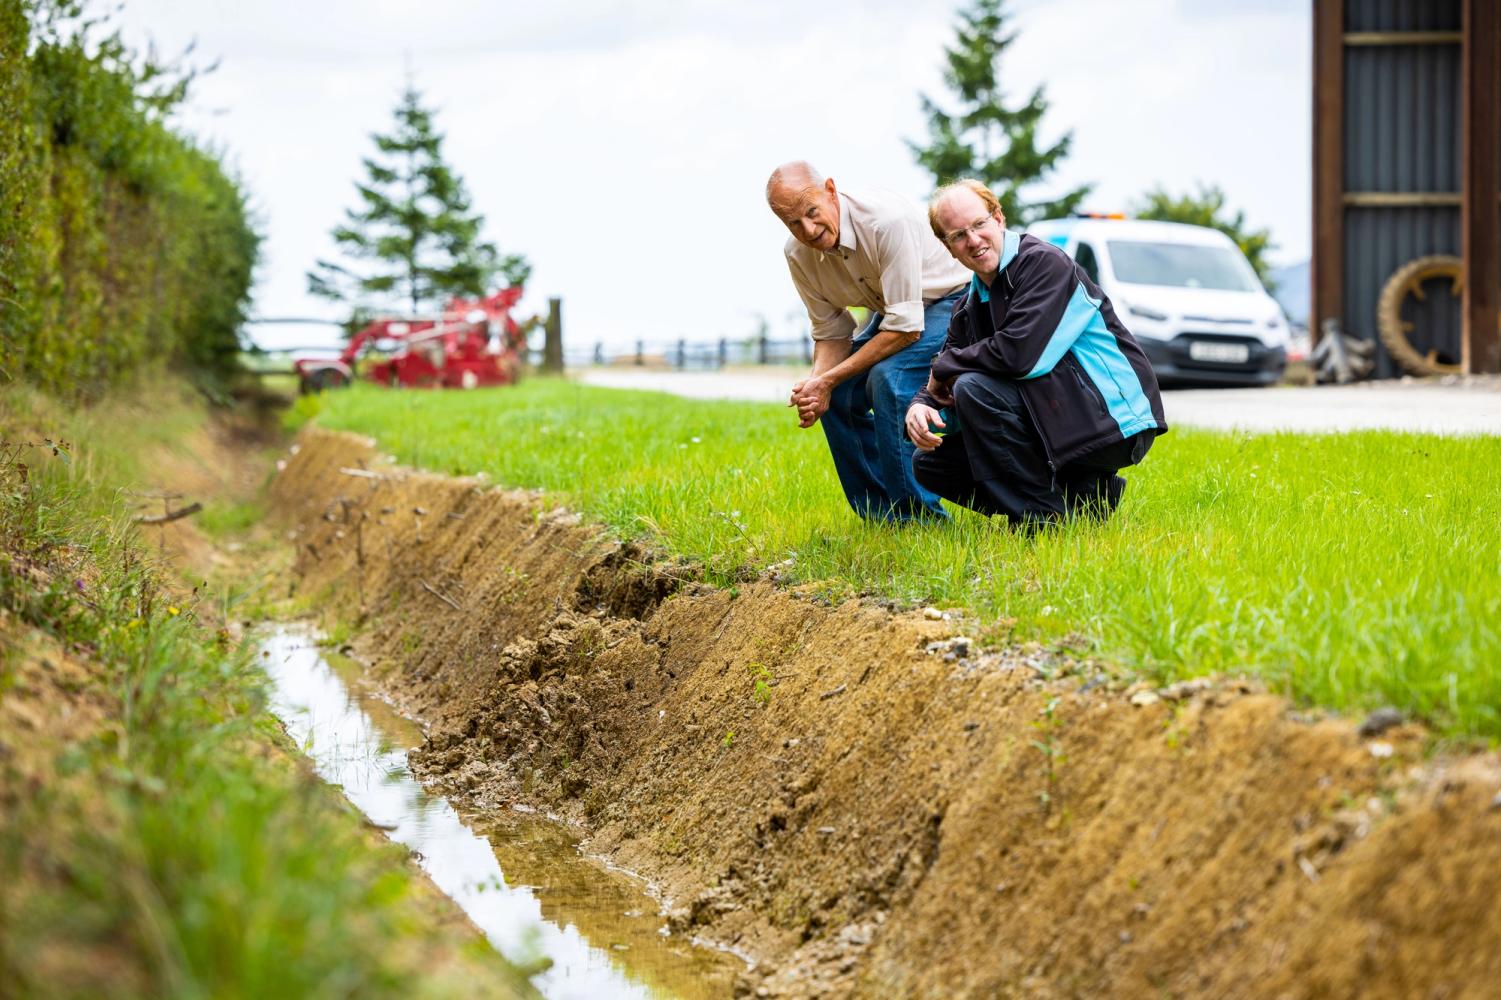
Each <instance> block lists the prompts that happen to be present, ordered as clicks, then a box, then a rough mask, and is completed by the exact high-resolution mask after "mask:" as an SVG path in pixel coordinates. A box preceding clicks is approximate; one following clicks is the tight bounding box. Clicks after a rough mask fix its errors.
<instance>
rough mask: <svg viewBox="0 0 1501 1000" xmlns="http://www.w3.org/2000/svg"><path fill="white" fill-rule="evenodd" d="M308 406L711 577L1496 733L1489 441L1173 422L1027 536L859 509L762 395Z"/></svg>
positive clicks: (516, 391) (979, 523) (1493, 453)
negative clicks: (1071, 642)
mask: <svg viewBox="0 0 1501 1000" xmlns="http://www.w3.org/2000/svg"><path fill="white" fill-rule="evenodd" d="M321 405H322V413H321V414H320V416H319V417H318V422H319V424H320V425H321V426H324V427H329V428H334V429H343V430H350V431H357V432H359V433H362V434H368V435H371V436H373V437H375V438H377V439H378V440H379V441H380V442H381V446H382V447H383V448H384V449H385V450H387V451H390V452H391V453H393V454H394V455H395V456H396V457H397V458H398V459H399V460H401V461H403V462H406V463H409V464H412V465H417V466H421V467H424V468H427V469H431V470H434V471H440V472H448V473H456V474H467V473H474V472H481V471H483V472H486V473H488V474H490V475H491V476H492V477H493V478H494V479H495V480H496V481H498V482H501V483H505V484H507V485H511V486H518V487H541V488H543V489H546V490H549V491H552V492H553V493H554V494H556V496H557V498H558V499H560V500H564V501H566V502H567V503H569V504H570V505H572V506H573V507H575V508H576V509H578V510H580V511H582V512H584V513H586V514H588V515H590V516H592V517H594V518H597V519H599V520H601V521H603V522H605V523H606V524H608V525H609V526H611V527H612V528H613V529H615V530H616V531H617V532H618V533H620V534H622V535H624V536H630V537H639V536H647V537H650V538H652V539H653V540H654V541H656V542H657V543H658V544H660V545H662V546H664V547H666V548H667V549H669V550H671V551H672V552H674V553H676V554H681V555H684V556H687V557H689V558H692V559H695V560H697V561H699V562H701V563H702V564H703V565H704V566H705V567H707V569H708V571H709V573H710V574H711V576H713V577H716V578H717V579H718V580H719V581H720V582H723V583H730V582H732V581H733V580H734V579H736V578H737V576H738V575H740V574H742V573H743V572H745V571H746V570H756V569H759V568H764V567H767V566H771V565H773V564H780V565H779V566H778V573H779V575H780V577H781V578H783V579H801V580H804V581H820V580H830V579H833V580H840V581H845V582H847V583H848V584H850V585H851V586H852V587H854V588H856V589H857V590H859V591H864V592H870V593H877V594H881V595H885V596H888V597H891V598H894V599H897V600H900V601H904V602H914V603H915V602H923V603H938V604H947V605H960V606H964V607H967V608H969V609H971V610H972V611H973V612H975V613H976V614H978V615H979V616H981V618H982V619H983V621H984V624H985V626H986V627H987V629H988V632H989V634H990V635H991V636H993V637H1005V636H1015V637H1020V638H1058V637H1061V636H1065V635H1070V634H1078V635H1082V636H1083V637H1084V641H1085V645H1086V648H1088V649H1089V650H1090V651H1092V652H1094V653H1097V654H1099V655H1102V656H1104V657H1107V658H1109V659H1111V660H1113V661H1114V662H1116V663H1118V664H1119V665H1120V666H1121V667H1122V668H1124V669H1126V670H1128V671H1134V672H1137V673H1139V674H1141V675H1143V676H1146V677H1150V678H1153V679H1156V680H1161V681H1166V680H1170V679H1173V678H1179V677H1186V676H1193V675H1197V674H1202V673H1206V672H1211V671H1244V672H1247V673H1251V674H1255V675H1258V676H1260V677H1262V678H1264V679H1265V680H1266V681H1267V682H1268V683H1269V684H1270V685H1271V686H1272V687H1273V688H1275V689H1277V690H1279V691H1283V692H1285V693H1286V694H1288V695H1290V696H1292V697H1294V698H1296V699H1299V700H1301V701H1304V702H1311V703H1315V704H1319V705H1324V706H1328V707H1331V708H1337V709H1343V710H1347V711H1359V710H1362V709H1367V708H1371V707H1374V706H1376V705H1380V704H1392V705H1396V706H1398V707H1400V708H1403V709H1405V710H1407V711H1409V712H1412V713H1415V714H1417V715H1419V716H1421V717H1423V718H1425V719H1427V720H1428V721H1429V722H1430V723H1431V724H1432V725H1434V726H1435V727H1436V728H1437V729H1438V730H1440V731H1441V732H1444V733H1448V734H1454V735H1465V736H1483V737H1489V738H1491V739H1493V740H1494V739H1497V738H1501V583H1498V581H1501V575H1498V570H1501V536H1498V534H1497V532H1496V530H1495V525H1496V524H1497V523H1498V521H1501V439H1497V438H1491V437H1484V438H1481V437H1476V438H1441V437H1435V436H1425V435H1415V434H1400V433H1391V432H1377V431H1366V432H1359V433H1350V434H1338V435H1322V436H1313V435H1294V434H1264V435H1248V434H1241V433H1216V432H1208V431H1195V430H1183V429H1179V430H1175V431H1174V432H1173V433H1171V434H1169V435H1167V436H1166V437H1164V438H1161V439H1160V440H1159V441H1158V442H1157V444H1156V446H1155V447H1154V448H1153V450H1152V452H1151V454H1150V455H1149V456H1148V458H1147V460H1146V462H1145V463H1144V464H1143V465H1142V466H1141V467H1139V468H1137V469H1135V470H1129V471H1128V478H1129V479H1130V484H1131V485H1130V488H1129V489H1128V491H1127V494H1126V499H1125V501H1124V504H1123V506H1122V508H1121V510H1120V511H1119V512H1118V513H1117V515H1116V516H1115V517H1114V518H1113V519H1112V520H1110V521H1109V522H1108V523H1106V524H1103V525H1101V524H1097V523H1093V522H1084V521H1081V522H1075V523H1071V524H1067V525H1063V526H1060V527H1057V528H1054V529H1050V530H1047V531H1044V532H1042V533H1041V534H1039V535H1038V536H1036V537H1035V538H1028V537H1022V536H1019V535H1016V534H1013V533H1011V532H1010V531H1007V530H1005V529H1004V527H1002V526H1001V525H999V524H996V523H992V522H991V521H989V520H987V519H984V518H981V517H978V516H975V515H973V514H971V513H969V512H967V511H960V510H956V511H954V518H953V520H952V522H951V523H947V524H938V525H917V526H910V527H904V528H892V527H888V526H883V525H871V524H866V523H863V522H861V521H859V520H858V519H856V518H855V516H854V515H853V514H852V513H851V512H850V510H849V508H848V506H847V505H846V503H845V501H844V499H843V495H842V493H841V492H840V490H839V486H838V484H837V482H836V480H835V476H834V472H833V468H832V464H831V463H830V461H829V459H828V455H827V448H826V447H825V445H824V442H823V439H822V435H821V434H820V433H818V432H817V431H810V432H803V431H799V430H798V429H797V428H796V426H795V424H794V421H793V420H792V419H791V418H790V417H789V415H788V412H787V411H786V410H784V409H783V408H780V407H776V406H769V405H766V404H755V403H728V402H725V403H702V402H694V401H689V400H683V399H678V398H675V397H671V396H667V395H664V394H658V393H644V392H625V391H618V390H608V389H592V388H586V387H582V386H577V385H572V384H569V383H564V382H555V381H544V380H534V381H532V382H529V383H526V384H523V385H521V386H519V387H516V388H508V389H501V390H486V391H476V392H470V393H417V392H407V393H403V392H391V391H386V390H380V389H376V388H373V387H363V386H361V387H355V388H354V389H352V390H350V391H348V392H341V393H336V394H329V395H328V396H326V397H325V398H324V399H323V400H322V401H321Z"/></svg>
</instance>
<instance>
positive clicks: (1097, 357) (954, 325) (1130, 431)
mask: <svg viewBox="0 0 1501 1000" xmlns="http://www.w3.org/2000/svg"><path fill="white" fill-rule="evenodd" d="M965 372H982V373H984V374H987V375H992V376H996V377H999V378H1005V379H1013V380H1015V381H1016V382H1017V383H1018V384H1019V385H1020V387H1021V390H1022V398H1023V399H1024V400H1025V401H1026V404H1027V409H1028V411H1029V412H1030V413H1031V416H1032V422H1033V423H1034V424H1035V425H1036V426H1037V431H1038V434H1039V435H1040V436H1041V437H1042V442H1043V446H1044V447H1045V448H1046V449H1047V458H1048V462H1049V464H1050V465H1052V466H1053V468H1054V470H1055V471H1056V470H1057V469H1061V468H1063V467H1064V466H1065V465H1067V464H1068V463H1069V462H1071V461H1073V460H1074V459H1075V458H1078V457H1079V456H1080V455H1084V454H1086V453H1088V452H1091V451H1094V450H1095V449H1097V448H1100V447H1103V446H1105V445H1108V444H1111V443H1113V442H1116V441H1121V440H1123V439H1125V438H1128V437H1131V436H1132V435H1135V434H1140V433H1142V432H1143V431H1146V432H1150V433H1152V434H1161V433H1163V432H1164V431H1166V430H1167V420H1166V418H1165V417H1164V415H1163V411H1162V395H1161V393H1160V392H1159V391H1158V389H1157V377H1156V376H1155V375H1154V374H1153V373H1152V366H1151V364H1150V362H1148V361H1147V356H1146V354H1145V353H1144V352H1143V351H1142V349H1141V345H1139V344H1138V343H1137V342H1136V338H1134V337H1132V336H1131V333H1130V331H1128V330H1127V329H1126V327H1125V324H1123V323H1122V322H1121V321H1120V319H1119V317H1117V316H1116V315H1115V309H1114V307H1113V306H1111V304H1110V299H1109V298H1107V297H1106V295H1105V293H1104V292H1102V291H1101V290H1100V287H1099V286H1098V285H1096V284H1095V283H1094V282H1093V281H1091V280H1090V279H1089V276H1088V275H1086V274H1085V273H1084V270H1083V268H1081V267H1079V266H1078V265H1077V264H1075V263H1074V261H1073V259H1072V258H1071V257H1069V256H1068V254H1066V253H1064V252H1063V251H1062V250H1060V249H1059V248H1058V247H1056V246H1054V245H1053V244H1051V243H1048V242H1047V241H1045V240H1040V239H1038V238H1037V237H1035V236H1024V235H1022V234H1020V233H1014V232H1011V231H1010V230H1007V231H1006V234H1005V241H1004V244H1003V247H1002V254H1001V262H1000V268H999V270H998V271H997V273H996V277H995V281H994V282H992V283H991V284H990V285H989V287H987V286H986V285H985V283H984V282H982V281H981V280H980V277H979V275H976V276H975V277H974V279H973V280H972V281H971V282H970V287H969V291H968V292H967V293H966V294H965V295H964V297H963V298H961V299H960V300H959V303H958V305H956V306H955V307H954V316H953V319H952V320H951V321H950V322H949V332H948V339H947V340H945V341H944V345H943V348H942V349H941V350H940V351H939V352H938V354H937V355H936V356H935V357H934V358H933V378H934V379H935V380H936V381H938V382H940V383H950V382H952V380H953V379H954V378H956V377H958V376H959V375H962V374H964V373H965ZM915 402H921V403H926V404H927V405H929V406H934V407H936V406H937V405H938V404H937V402H936V401H934V400H933V399H932V398H931V397H930V396H928V394H927V392H926V391H924V392H919V393H918V394H917V398H916V400H915Z"/></svg>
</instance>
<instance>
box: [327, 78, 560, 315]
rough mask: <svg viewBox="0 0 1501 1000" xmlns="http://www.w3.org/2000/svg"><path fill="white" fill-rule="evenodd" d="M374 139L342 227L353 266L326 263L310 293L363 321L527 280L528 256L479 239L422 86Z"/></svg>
mask: <svg viewBox="0 0 1501 1000" xmlns="http://www.w3.org/2000/svg"><path fill="white" fill-rule="evenodd" d="M371 139H372V140H374V142H375V148H376V153H377V155H376V156H369V157H365V159H364V164H365V172H366V174H367V179H366V181H365V182H364V183H356V184H355V187H356V188H357V189H358V190H359V194H360V207H359V208H356V209H350V210H348V211H347V212H346V213H345V221H344V223H343V224H342V225H339V226H336V227H334V230H333V237H334V240H335V242H337V243H338V245H339V248H340V250H341V251H342V252H343V254H344V255H345V256H346V257H348V258H350V260H351V264H352V266H347V267H346V266H344V265H343V264H339V263H335V262H333V261H327V260H319V261H318V262H317V264H316V266H315V268H314V269H313V270H311V271H309V272H308V276H307V277H308V291H309V292H311V293H312V294H314V295H319V296H322V297H324V298H328V299H333V300H335V301H339V302H344V303H347V304H348V305H349V306H350V309H351V311H352V313H353V314H354V316H356V317H361V316H368V315H369V314H370V313H372V312H374V311H377V310H382V309H391V308H393V307H400V308H410V309H411V311H412V312H414V313H417V312H422V311H424V310H425V309H429V308H432V307H435V306H438V305H441V304H442V303H443V302H444V301H445V300H447V299H448V298H451V297H452V296H454V295H460V294H462V295H474V296H477V295H482V294H484V293H486V292H487V291H489V290H490V286H491V283H492V282H493V281H494V279H495V277H496V275H500V276H501V277H502V278H503V279H504V280H505V282H506V283H507V284H510V285H519V284H522V283H523V282H525V281H526V278H527V275H528V274H529V273H530V271H531V265H530V264H528V263H527V261H526V258H524V257H521V256H519V255H516V254H508V255H505V256H502V255H501V254H500V252H499V251H498V250H497V249H496V248H495V244H494V243H490V242H487V241H485V240H483V239H481V238H480V233H481V230H482V228H483V227H484V222H485V218H484V216H483V215H481V214H480V213H479V212H476V211H474V210H473V208H472V207H471V205H470V202H469V193H468V191H467V190H466V189H465V186H464V182H463V180H462V179H461V178H460V177H459V175H458V174H457V173H455V172H454V170H453V168H451V167H450V166H449V165H448V164H447V163H446V162H444V159H443V136H442V135H441V134H440V133H439V132H438V131H437V130H436V128H435V127H434V125H433V112H432V111H431V110H430V109H428V108H426V107H424V106H423V104H422V95H421V94H419V93H418V92H417V89H416V88H415V87H414V86H412V85H411V84H410V83H408V84H407V87H406V89H405V91H403V93H402V95H401V102H400V104H398V105H397V107H396V121H395V127H394V128H393V129H392V130H391V131H390V132H389V133H387V134H384V135H383V134H380V133H375V134H373V135H372V136H371ZM353 322H355V323H356V324H357V323H358V322H359V321H358V320H354V321H353Z"/></svg>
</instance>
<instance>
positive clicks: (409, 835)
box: [261, 628, 738, 1000]
mask: <svg viewBox="0 0 1501 1000" xmlns="http://www.w3.org/2000/svg"><path fill="white" fill-rule="evenodd" d="M261 650H262V660H261V662H262V664H263V665H264V666H265V668H266V672H267V673H268V674H269V675H270V677H271V679H272V683H273V697H272V710H273V711H274V712H275V713H276V714H277V716H278V717H280V718H281V720H282V721H283V723H284V724H285V725H286V727H287V731H288V732H289V733H290V734H291V736H292V738H293V739H294V740H296V742H297V744H298V745H299V746H300V747H302V748H303V751H304V752H305V753H307V755H308V756H309V757H310V758H311V759H312V760H313V762H314V764H315V766H316V768H317V770H318V773H319V774H320V775H321V776H322V777H323V778H324V780H326V781H328V782H330V783H331V784H334V785H338V786H339V787H341V788H342V789H343V791H344V794H345V795H346V796H347V797H348V798H349V799H350V801H352V802H353V803H354V804H355V805H356V806H357V807H359V809H360V810H361V811H362V812H364V813H365V815H366V816H368V817H369V818H370V820H371V821H372V822H373V823H375V824H377V825H379V826H381V827H384V828H386V829H387V830H389V831H390V833H389V835H390V837H391V839H392V840H395V841H397V842H398V843H401V844H405V845H406V846H408V847H410V848H411V849H412V850H413V851H415V852H416V853H417V856H418V858H419V863H420V864H421V865H422V868H423V869H424V870H425V871H426V872H427V873H428V875H429V876H430V877H431V878H432V880H433V882H435V883H436V884H437V886H438V887H439V888H440V889H442V890H443V891H444V892H445V893H447V894H448V895H449V896H451V897H452V898H453V899H454V901H455V902H457V903H458V904H459V906H461V907H462V908H463V909H464V911H465V912H466V913H468V914H469V917H470V919H472V920H473V921H474V923H475V924H476V925H477V926H478V927H479V928H480V929H481V930H482V931H484V933H485V935H486V936H487V937H488V938H489V939H490V941H491V942H492V943H493V944H494V945H495V947H496V948H497V949H498V950H499V951H500V952H501V953H502V954H504V955H505V956H506V957H508V958H511V959H513V960H515V961H517V962H521V963H526V962H530V961H532V960H534V959H536V958H537V957H539V956H545V957H546V958H548V959H550V960H551V961H552V967H551V968H550V969H549V970H548V971H547V972H545V973H543V974H541V975H539V976H537V977H536V978H535V979H534V980H533V982H534V983H535V984H536V985H537V987H538V988H539V989H540V990H541V991H542V993H543V995H544V996H547V997H549V998H553V1000H573V998H578V1000H584V998H590V1000H593V998H613V997H640V998H652V1000H669V998H672V1000H699V998H705V1000H707V998H711V997H728V996H730V994H731V987H732V981H733V977H734V973H735V970H736V968H737V966H738V961H737V960H736V959H734V958H733V957H731V956H728V955H725V954H723V953H721V952H715V951H710V950H708V949H705V948H698V947H694V946H692V945H691V944H689V943H688V942H687V941H684V940H683V939H682V938H681V937H678V936H672V937H669V936H666V935H664V934H663V933H662V928H663V919H662V917H661V916H660V914H659V907H658V904H657V902H656V901H655V900H654V899H652V898H651V897H650V896H649V895H648V894H647V892H646V891H645V886H644V884H643V883H641V882H639V881H636V880H635V879H633V878H631V877H630V876H628V875H626V874H624V873H621V872H616V871H612V870H609V869H606V868H605V867H604V866H602V865H600V864H597V863H595V862H593V861H590V860H589V859H587V858H584V857H583V856H581V855H580V854H579V852H578V841H577V838H575V837H574V836H573V835H572V833H571V832H570V830H569V828H568V827H566V826H564V825H563V824H561V823H556V822H553V821H551V820H548V819H546V818H543V817H539V816H535V815H528V814H524V813H519V812H509V813H506V814H504V815H501V816H496V817H485V818H484V819H483V820H478V819H475V818H472V817H460V815H459V814H458V813H457V812H456V811H455V810H454V809H453V807H452V806H450V805H449V804H448V802H447V801H446V800H444V799H442V798H439V797H435V796H432V795H429V794H427V793H426V792H425V791H424V790H423V789H422V787H421V786H420V785H419V784H418V783H417V782H416V780H415V779H414V778H413V777H412V775H411V773H410V772H409V771H408V770H407V765H406V750H405V748H406V747H409V746H412V745H414V744H417V743H420V742H421V740H422V732H421V730H420V729H419V728H418V727H417V726H416V725H415V724H413V723H412V722H410V721H409V720H407V719H404V718H402V717H401V716H400V715H398V714H397V713H396V712H395V711H394V710H393V709H392V708H391V707H390V706H389V705H387V704H386V703H384V702H382V701H381V700H379V699H378V698H375V697H373V696H371V695H370V694H369V693H368V692H367V691H365V690H364V686H363V684H362V682H361V677H360V668H359V666H358V664H355V663H353V662H352V661H349V660H344V659H342V658H340V657H334V656H326V655H324V654H323V652H322V651H320V650H319V649H318V647H317V646H316V644H315V643H314V642H313V640H312V639H311V638H310V637H309V636H308V635H307V634H306V633H304V632H301V631H298V630H295V629H292V628H280V629H277V630H276V631H274V632H272V633H271V634H269V635H268V636H266V637H265V638H264V639H263V640H262V643H261Z"/></svg>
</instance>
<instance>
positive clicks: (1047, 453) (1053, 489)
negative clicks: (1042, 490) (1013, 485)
mask: <svg viewBox="0 0 1501 1000" xmlns="http://www.w3.org/2000/svg"><path fill="white" fill-rule="evenodd" d="M1021 397H1022V405H1023V406H1025V407H1026V408H1027V416H1029V417H1031V418H1032V426H1033V427H1035V428H1037V440H1039V441H1041V442H1042V454H1043V457H1044V458H1046V459H1047V460H1048V472H1049V473H1050V474H1051V475H1052V477H1053V481H1052V484H1051V486H1050V487H1049V492H1050V493H1057V492H1058V466H1056V465H1054V464H1053V446H1052V445H1050V444H1048V436H1047V435H1046V434H1044V433H1043V432H1042V424H1040V423H1038V422H1037V414H1036V413H1034V412H1033V411H1032V401H1031V400H1030V399H1028V398H1027V394H1026V392H1025V391H1023V392H1022V394H1021Z"/></svg>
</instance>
